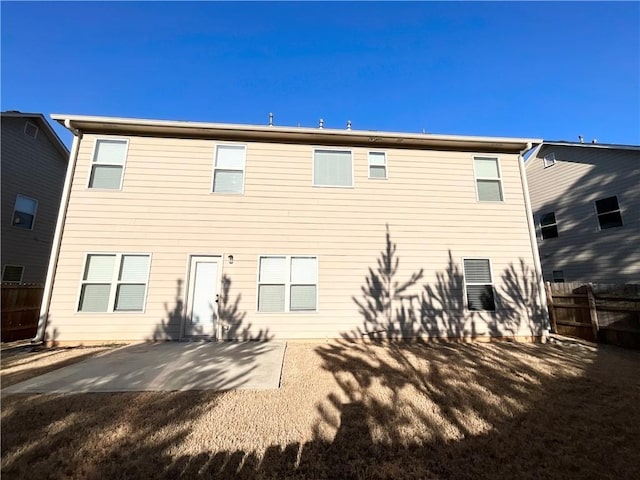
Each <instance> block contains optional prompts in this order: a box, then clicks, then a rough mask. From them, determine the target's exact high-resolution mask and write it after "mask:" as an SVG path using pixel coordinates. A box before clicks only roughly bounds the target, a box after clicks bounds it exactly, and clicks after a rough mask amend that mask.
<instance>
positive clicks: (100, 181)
mask: <svg viewBox="0 0 640 480" xmlns="http://www.w3.org/2000/svg"><path fill="white" fill-rule="evenodd" d="M128 147H129V141H128V140H126V139H111V138H109V139H107V138H99V139H97V140H96V145H95V149H94V152H93V160H92V162H91V175H90V177H89V188H103V189H107V190H120V188H122V176H123V173H124V165H125V163H126V161H127V149H128Z"/></svg>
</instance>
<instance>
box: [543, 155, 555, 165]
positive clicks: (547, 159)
mask: <svg viewBox="0 0 640 480" xmlns="http://www.w3.org/2000/svg"><path fill="white" fill-rule="evenodd" d="M542 162H543V163H544V168H547V167H551V166H553V165H555V164H556V154H555V153H553V152H551V153H548V154H546V155H545V156H544V158H543V159H542Z"/></svg>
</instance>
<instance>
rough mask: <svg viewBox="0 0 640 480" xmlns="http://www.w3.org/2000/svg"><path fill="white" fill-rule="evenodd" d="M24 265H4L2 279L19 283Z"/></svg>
mask: <svg viewBox="0 0 640 480" xmlns="http://www.w3.org/2000/svg"><path fill="white" fill-rule="evenodd" d="M23 273H24V267H23V266H20V265H5V266H4V268H3V269H2V281H3V282H11V283H20V282H21V281H22V275H23Z"/></svg>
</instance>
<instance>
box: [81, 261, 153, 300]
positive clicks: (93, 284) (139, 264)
mask: <svg viewBox="0 0 640 480" xmlns="http://www.w3.org/2000/svg"><path fill="white" fill-rule="evenodd" d="M150 264H151V255H149V254H138V253H136V254H128V253H92V254H88V255H87V258H86V261H85V267H84V273H83V275H82V285H81V288H80V300H79V302H78V311H79V312H142V311H143V310H144V304H145V299H146V294H147V284H148V281H149V266H150Z"/></svg>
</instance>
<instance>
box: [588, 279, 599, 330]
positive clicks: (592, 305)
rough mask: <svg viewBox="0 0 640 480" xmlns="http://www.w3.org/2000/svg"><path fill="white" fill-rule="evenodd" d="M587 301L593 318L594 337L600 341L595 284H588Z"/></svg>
mask: <svg viewBox="0 0 640 480" xmlns="http://www.w3.org/2000/svg"><path fill="white" fill-rule="evenodd" d="M587 299H588V301H589V316H590V317H591V327H592V328H593V336H594V337H595V341H596V342H597V341H598V330H599V328H598V309H597V307H596V299H595V297H594V296H593V284H592V283H588V284H587Z"/></svg>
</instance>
